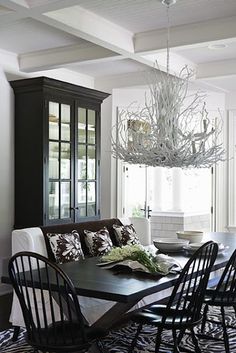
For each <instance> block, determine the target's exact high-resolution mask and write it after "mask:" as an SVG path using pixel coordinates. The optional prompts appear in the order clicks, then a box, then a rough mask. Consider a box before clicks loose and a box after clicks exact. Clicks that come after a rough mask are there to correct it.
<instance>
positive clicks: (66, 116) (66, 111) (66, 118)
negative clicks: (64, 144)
mask: <svg viewBox="0 0 236 353" xmlns="http://www.w3.org/2000/svg"><path fill="white" fill-rule="evenodd" d="M70 123H71V118H70V106H69V105H67V104H62V105H61V139H62V140H64V141H70V127H71V126H70Z"/></svg>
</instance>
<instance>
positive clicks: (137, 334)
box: [128, 324, 143, 353]
mask: <svg viewBox="0 0 236 353" xmlns="http://www.w3.org/2000/svg"><path fill="white" fill-rule="evenodd" d="M142 328H143V325H142V324H139V326H138V328H137V331H136V334H135V336H134V338H133V341H132V342H131V346H130V347H129V350H128V353H132V352H133V350H134V347H135V346H136V343H137V340H138V336H139V334H140V332H141V330H142Z"/></svg>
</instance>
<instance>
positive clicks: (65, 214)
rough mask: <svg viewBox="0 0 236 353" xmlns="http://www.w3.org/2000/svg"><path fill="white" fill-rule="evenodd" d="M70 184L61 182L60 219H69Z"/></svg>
mask: <svg viewBox="0 0 236 353" xmlns="http://www.w3.org/2000/svg"><path fill="white" fill-rule="evenodd" d="M70 184H71V183H70V182H61V205H60V211H61V212H60V213H61V218H70V216H71V214H70V212H71V210H70V209H71V206H70V205H71V200H70V195H71V189H70V188H71V186H70Z"/></svg>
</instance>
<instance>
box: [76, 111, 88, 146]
mask: <svg viewBox="0 0 236 353" xmlns="http://www.w3.org/2000/svg"><path fill="white" fill-rule="evenodd" d="M78 142H81V143H85V142H86V109H84V108H78Z"/></svg>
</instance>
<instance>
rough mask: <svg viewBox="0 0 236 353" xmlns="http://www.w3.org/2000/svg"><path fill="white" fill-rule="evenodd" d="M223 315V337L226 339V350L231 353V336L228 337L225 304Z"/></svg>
mask: <svg viewBox="0 0 236 353" xmlns="http://www.w3.org/2000/svg"><path fill="white" fill-rule="evenodd" d="M221 316H222V327H223V339H224V344H225V352H226V353H230V350H229V337H228V332H227V326H226V322H225V311H224V308H223V306H222V307H221Z"/></svg>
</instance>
